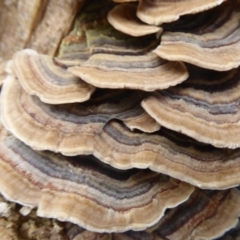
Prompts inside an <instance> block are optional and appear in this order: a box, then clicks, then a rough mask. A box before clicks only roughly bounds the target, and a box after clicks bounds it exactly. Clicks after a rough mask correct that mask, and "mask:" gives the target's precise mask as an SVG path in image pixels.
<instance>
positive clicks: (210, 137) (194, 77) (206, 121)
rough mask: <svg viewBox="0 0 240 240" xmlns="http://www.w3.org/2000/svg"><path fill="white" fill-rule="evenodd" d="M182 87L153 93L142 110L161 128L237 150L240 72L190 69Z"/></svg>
mask: <svg viewBox="0 0 240 240" xmlns="http://www.w3.org/2000/svg"><path fill="white" fill-rule="evenodd" d="M189 71H190V77H189V79H188V80H187V81H185V82H184V83H183V84H182V85H179V86H176V87H173V88H169V89H167V90H164V91H161V92H160V91H158V92H155V93H154V94H153V95H152V96H151V97H149V98H146V99H144V100H143V102H142V106H143V108H144V109H145V110H146V111H147V112H148V113H149V114H150V115H151V116H152V117H153V118H154V119H156V121H158V122H159V123H160V124H161V125H162V126H165V127H167V128H170V129H172V130H175V131H179V132H182V133H184V134H186V135H188V136H191V137H193V138H195V139H196V140H198V141H201V142H205V143H209V144H212V145H214V146H216V147H220V148H223V147H226V148H238V147H240V108H239V99H240V94H239V93H240V91H239V90H240V68H236V69H233V70H230V71H227V72H222V73H219V72H215V71H211V70H204V69H199V68H196V67H192V68H191V70H190V68H189Z"/></svg>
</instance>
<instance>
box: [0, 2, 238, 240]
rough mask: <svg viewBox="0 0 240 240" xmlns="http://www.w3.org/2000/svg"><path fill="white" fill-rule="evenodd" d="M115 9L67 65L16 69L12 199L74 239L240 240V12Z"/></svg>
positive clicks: (88, 19)
mask: <svg viewBox="0 0 240 240" xmlns="http://www.w3.org/2000/svg"><path fill="white" fill-rule="evenodd" d="M116 2H117V3H116ZM116 2H113V1H111V0H102V1H100V0H91V1H87V2H86V5H85V6H84V8H83V11H82V12H81V14H80V15H79V17H78V18H77V19H76V21H75V26H74V29H73V30H72V32H71V33H70V34H69V35H68V36H67V37H66V38H64V39H63V41H62V43H61V46H60V49H59V55H58V56H57V57H50V56H47V55H42V54H39V53H37V52H36V51H34V50H31V49H25V50H22V51H19V52H17V53H16V54H15V55H14V56H13V59H12V60H11V61H10V62H9V63H8V66H7V72H8V75H7V77H6V79H5V81H4V84H3V87H2V91H1V122H2V126H1V136H0V141H1V144H0V174H1V178H0V191H1V193H2V194H3V195H4V196H5V197H6V198H7V199H9V200H11V201H14V202H17V203H20V204H22V205H24V206H29V207H31V208H37V214H38V216H40V217H47V218H56V219H58V220H60V221H68V222H72V223H75V224H77V225H79V226H80V227H79V229H81V230H79V231H78V232H77V233H76V234H75V235H74V239H89V240H91V239H92V240H93V239H113V240H136V239H137V240H158V239H162V240H174V239H177V240H186V239H217V238H219V239H232V238H231V236H230V235H224V234H225V233H226V234H228V233H227V232H228V231H229V230H231V229H234V228H236V226H237V227H238V228H239V225H238V218H239V217H240V190H239V188H238V186H239V184H240V104H239V101H240V67H238V66H239V65H240V1H239V0H226V1H224V0H201V1H196V0H176V1H165V0H155V1H151V0H139V1H137V0H135V1H132V2H129V1H124V0H122V1H121V0H116ZM84 229H85V230H84ZM229 234H230V233H229Z"/></svg>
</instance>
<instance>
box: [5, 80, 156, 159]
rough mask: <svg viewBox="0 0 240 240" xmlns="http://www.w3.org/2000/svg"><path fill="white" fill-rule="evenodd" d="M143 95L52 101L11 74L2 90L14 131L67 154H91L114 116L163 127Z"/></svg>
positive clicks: (130, 123)
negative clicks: (26, 88)
mask: <svg viewBox="0 0 240 240" xmlns="http://www.w3.org/2000/svg"><path fill="white" fill-rule="evenodd" d="M143 97H144V94H140V93H138V92H135V93H131V94H130V95H129V96H128V95H127V96H124V97H122V99H121V98H120V99H118V100H117V102H116V103H114V102H113V103H107V102H106V100H104V101H102V102H100V103H98V104H96V103H93V104H91V102H86V103H85V104H84V103H75V104H69V105H68V104H63V105H49V104H45V103H43V102H41V101H40V100H39V99H38V98H37V97H36V96H30V95H29V94H27V93H26V92H25V91H24V90H23V88H21V86H20V84H19V82H18V81H17V80H16V79H15V78H14V77H13V76H9V78H8V79H7V81H6V82H5V84H4V87H3V90H2V94H1V118H2V122H3V124H4V126H5V127H6V128H7V129H8V130H9V131H10V132H12V133H13V134H14V135H15V136H17V137H18V138H19V139H20V140H22V141H24V142H25V143H26V144H28V145H30V146H32V147H33V148H34V149H38V150H51V151H54V152H61V153H63V154H65V155H77V154H91V152H92V151H93V150H92V148H93V143H94V141H93V140H94V138H95V136H96V135H97V134H98V133H99V132H100V131H101V129H102V127H103V126H104V124H106V123H107V122H108V121H109V120H111V119H119V120H122V121H123V122H125V124H126V125H127V126H129V127H130V128H138V129H140V130H146V131H150V132H151V131H156V130H158V129H159V128H160V126H159V124H158V123H157V122H156V121H155V120H154V119H152V118H151V117H150V116H149V115H148V114H147V113H146V112H145V111H144V110H143V109H142V107H141V106H140V101H141V99H143ZM16 99H18V100H16ZM79 104H80V105H79Z"/></svg>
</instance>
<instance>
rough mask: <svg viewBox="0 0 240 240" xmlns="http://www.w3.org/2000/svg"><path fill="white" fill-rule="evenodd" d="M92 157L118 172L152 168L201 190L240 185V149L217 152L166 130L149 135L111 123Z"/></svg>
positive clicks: (97, 143) (106, 126) (209, 146)
mask: <svg viewBox="0 0 240 240" xmlns="http://www.w3.org/2000/svg"><path fill="white" fill-rule="evenodd" d="M93 154H94V155H95V156H96V157H97V158H99V159H100V160H101V161H103V162H105V163H108V164H110V165H111V166H113V167H116V168H119V169H130V168H133V167H136V168H150V169H151V170H153V171H156V172H160V173H164V174H167V175H170V176H172V177H174V178H178V179H181V180H182V181H186V182H188V183H191V184H193V185H195V186H198V187H200V188H206V189H226V188H231V187H234V186H237V185H239V184H240V149H239V148H238V149H235V150H230V149H225V148H223V149H218V148H215V147H213V146H211V145H207V144H202V143H199V142H197V141H195V140H194V139H191V138H189V137H187V136H184V135H182V134H180V133H177V132H173V131H170V130H167V129H164V128H161V130H160V131H159V132H156V133H153V134H147V133H140V132H132V131H130V130H129V129H128V128H127V127H125V126H124V125H123V124H121V123H118V122H116V121H111V122H109V123H108V124H107V125H105V126H104V128H103V131H102V132H101V133H100V134H99V135H98V136H97V137H96V138H95V144H94V151H93Z"/></svg>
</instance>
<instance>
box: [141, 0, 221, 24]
mask: <svg viewBox="0 0 240 240" xmlns="http://www.w3.org/2000/svg"><path fill="white" fill-rule="evenodd" d="M224 1H225V0H202V1H195V0H173V1H168V0H156V1H151V0H140V1H139V6H138V9H137V16H138V17H139V18H140V19H141V20H142V21H143V22H146V23H148V24H154V25H160V24H162V23H165V22H173V21H176V20H177V19H178V18H179V17H180V16H181V15H185V14H193V13H198V12H202V11H205V10H207V9H210V8H213V7H215V6H218V5H220V4H221V3H222V2H224Z"/></svg>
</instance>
